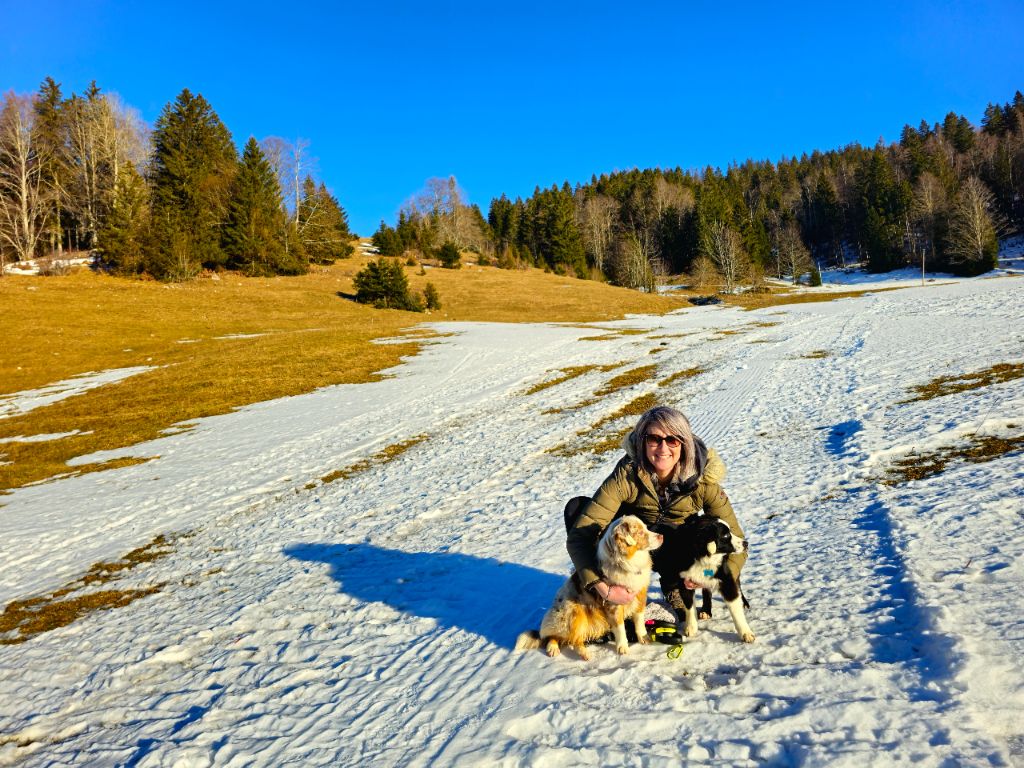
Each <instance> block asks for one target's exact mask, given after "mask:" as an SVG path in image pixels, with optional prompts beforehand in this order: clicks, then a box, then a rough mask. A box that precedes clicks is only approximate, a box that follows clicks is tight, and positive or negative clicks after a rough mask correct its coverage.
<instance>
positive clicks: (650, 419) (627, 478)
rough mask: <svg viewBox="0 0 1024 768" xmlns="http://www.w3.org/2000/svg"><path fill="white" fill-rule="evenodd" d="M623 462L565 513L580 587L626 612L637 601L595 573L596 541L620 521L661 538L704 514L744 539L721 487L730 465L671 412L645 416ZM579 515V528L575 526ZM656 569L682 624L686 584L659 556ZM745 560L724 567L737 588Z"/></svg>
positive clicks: (734, 557)
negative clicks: (632, 518) (634, 520)
mask: <svg viewBox="0 0 1024 768" xmlns="http://www.w3.org/2000/svg"><path fill="white" fill-rule="evenodd" d="M624 447H625V449H626V455H625V456H623V457H622V459H621V460H620V461H619V463H618V465H616V467H615V470H614V471H613V472H612V473H611V474H610V475H609V476H608V478H607V479H606V480H605V481H604V482H603V483H601V487H600V488H599V489H598V491H597V493H596V494H594V497H593V498H592V499H589V500H585V503H584V504H582V505H581V507H582V508H581V509H578V510H576V511H575V512H574V511H572V510H567V511H566V512H567V520H566V522H567V524H568V525H569V537H568V539H567V541H566V547H567V548H568V550H569V556H570V557H571V558H572V562H573V565H574V566H575V567H576V572H577V573H578V574H579V576H580V581H581V582H582V584H583V585H585V586H586V587H587V588H588V589H590V590H592V591H593V592H595V593H596V594H597V595H599V596H600V597H601V598H603V599H605V600H607V601H608V602H611V603H616V604H620V605H623V604H626V603H628V602H629V601H630V600H631V599H632V597H633V595H632V593H631V592H630V591H629V590H628V589H626V588H625V587H622V586H619V585H614V584H608V583H606V582H605V581H603V580H602V576H601V574H600V573H599V572H598V570H597V568H598V566H597V540H598V538H599V537H600V535H601V532H602V531H603V530H604V529H605V527H606V526H607V525H608V524H609V523H611V522H612V520H614V519H615V518H616V517H618V516H619V515H620V514H621V515H636V516H637V517H639V518H640V519H641V520H643V521H644V523H646V524H647V527H648V528H651V529H652V530H654V531H660V530H664V528H667V527H674V526H677V525H679V524H680V523H682V522H683V521H684V520H685V519H686V518H687V517H689V516H691V515H696V514H699V513H701V512H703V513H704V514H707V515H711V516H712V517H717V518H719V519H721V520H722V521H724V522H725V523H726V524H727V525H728V526H729V528H730V529H731V530H732V532H733V533H734V534H735V535H737V536H740V537H742V536H743V535H744V534H743V530H742V529H741V528H740V524H739V522H738V521H737V520H736V515H735V514H734V513H733V511H732V505H731V504H730V503H729V497H728V496H726V495H725V491H724V490H723V489H722V486H721V485H719V483H720V482H721V481H722V479H723V478H724V477H725V465H724V464H723V463H722V460H721V459H720V458H718V455H717V454H716V453H715V451H714V449H709V448H707V447H706V446H705V445H704V443H703V442H702V441H701V439H700V438H699V437H696V436H695V435H694V434H693V431H692V430H691V428H690V422H689V421H688V420H687V418H686V417H685V416H684V415H683V414H682V413H680V412H679V411H677V410H676V409H674V408H669V407H668V406H658V407H656V408H652V409H651V410H649V411H647V413H645V414H644V415H643V416H641V417H640V420H639V421H638V422H637V425H636V427H634V428H633V431H632V432H631V433H630V434H629V436H628V437H627V438H626V440H625V441H624ZM574 514H575V520H574V521H573V520H572V517H573V515H574ZM652 554H653V555H654V569H655V570H656V571H658V573H659V575H660V576H661V591H662V594H664V595H665V599H666V600H667V601H668V603H669V605H670V606H671V607H672V609H673V610H674V611H675V613H676V615H677V616H678V618H679V619H680V620H682V618H683V610H684V608H683V601H682V596H681V594H680V588H681V587H682V583H681V581H680V578H679V575H678V574H672V573H666V572H664V571H663V570H662V569H661V568H659V562H660V563H664V562H665V561H666V560H667V559H668V555H667V554H666V553H662V552H661V551H660V550H656V551H655V552H653V553H652ZM746 559H747V555H746V553H745V552H744V553H733V554H730V555H729V556H728V559H727V560H726V567H728V569H729V570H730V571H731V572H732V574H733V576H735V577H736V579H737V581H738V580H739V575H740V568H742V567H743V563H744V562H746Z"/></svg>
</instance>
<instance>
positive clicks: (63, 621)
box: [0, 536, 174, 645]
mask: <svg viewBox="0 0 1024 768" xmlns="http://www.w3.org/2000/svg"><path fill="white" fill-rule="evenodd" d="M173 551H174V542H173V541H172V540H171V539H168V538H167V537H165V536H157V537H156V538H155V539H153V540H152V541H151V542H150V543H149V544H147V545H146V546H144V547H139V548H138V549H133V550H132V551H131V552H129V553H128V554H126V555H125V556H124V557H123V558H121V559H120V560H115V561H112V562H100V563H95V564H94V565H93V566H92V567H91V568H90V569H89V570H88V571H87V572H86V574H85V575H84V576H82V577H80V578H78V579H75V580H74V581H72V582H71V583H69V584H66V585H64V586H63V587H61V588H60V589H57V590H55V591H53V592H51V593H50V594H48V595H43V596H41V597H33V598H30V599H27V600H13V601H12V602H10V603H8V604H7V607H6V608H5V609H4V612H3V613H2V614H0V645H13V644H16V643H23V642H25V641H26V640H28V639H29V638H31V637H34V636H35V635H38V634H40V633H42V632H49V631H50V630H52V629H58V628H60V627H66V626H67V625H68V624H71V623H72V622H74V621H76V620H77V619H79V618H81V617H82V616H86V615H88V614H90V613H94V612H95V611H105V610H109V609H111V608H121V607H123V606H125V605H128V604H129V603H132V602H134V601H136V600H138V599H139V598H141V597H146V596H147V595H152V594H155V593H156V592H159V591H160V590H161V588H162V587H163V585H162V584H157V585H153V586H149V587H144V588H141V589H102V590H99V591H94V592H84V593H83V592H82V590H83V589H85V588H86V587H96V586H100V585H105V584H109V583H110V582H112V581H114V580H116V579H117V578H119V577H120V576H122V575H123V574H124V573H125V572H126V571H130V570H132V569H133V568H136V567H138V566H139V565H141V564H142V563H149V562H152V561H154V560H159V559H160V558H162V557H166V556H167V555H169V554H170V553H171V552H173ZM75 593H79V594H75Z"/></svg>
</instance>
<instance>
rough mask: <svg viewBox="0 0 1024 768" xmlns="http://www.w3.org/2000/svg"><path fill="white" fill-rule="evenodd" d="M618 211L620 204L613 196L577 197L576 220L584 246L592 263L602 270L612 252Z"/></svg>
mask: <svg viewBox="0 0 1024 768" xmlns="http://www.w3.org/2000/svg"><path fill="white" fill-rule="evenodd" d="M618 211H619V204H618V203H617V202H616V201H615V199H614V198H612V197H608V196H606V195H590V196H588V197H583V196H582V195H579V196H578V197H577V205H576V221H577V223H578V224H579V228H580V235H581V236H582V238H583V248H584V249H585V250H586V252H587V254H588V255H589V256H590V258H591V263H592V264H593V265H594V266H595V267H596V268H597V269H598V270H600V271H602V272H603V271H604V269H605V260H606V259H607V258H608V257H609V256H610V254H611V250H612V245H613V242H614V228H615V218H616V216H617V215H618Z"/></svg>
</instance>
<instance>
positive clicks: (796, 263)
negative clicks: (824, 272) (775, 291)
mask: <svg viewBox="0 0 1024 768" xmlns="http://www.w3.org/2000/svg"><path fill="white" fill-rule="evenodd" d="M775 239H776V242H775V256H776V259H777V260H778V268H779V274H780V276H781V275H783V274H785V275H791V276H792V278H793V285H796V284H797V283H799V282H800V275H802V274H803V273H804V272H806V271H807V270H809V269H810V268H811V265H812V263H811V252H810V251H808V250H807V246H805V245H804V241H803V240H802V239H801V237H800V228H799V227H798V226H797V224H796V222H793V221H789V222H787V223H786V224H785V225H784V226H783V227H782V228H780V229H779V230H778V232H777V233H776V238H775Z"/></svg>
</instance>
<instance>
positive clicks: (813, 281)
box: [810, 264, 821, 288]
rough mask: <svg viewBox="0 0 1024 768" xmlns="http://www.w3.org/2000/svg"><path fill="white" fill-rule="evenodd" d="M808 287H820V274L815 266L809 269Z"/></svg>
mask: <svg viewBox="0 0 1024 768" xmlns="http://www.w3.org/2000/svg"><path fill="white" fill-rule="evenodd" d="M810 285H811V287H812V288H817V287H818V286H819V285H821V272H820V271H818V265H817V264H815V265H814V266H813V267H811V278H810Z"/></svg>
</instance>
